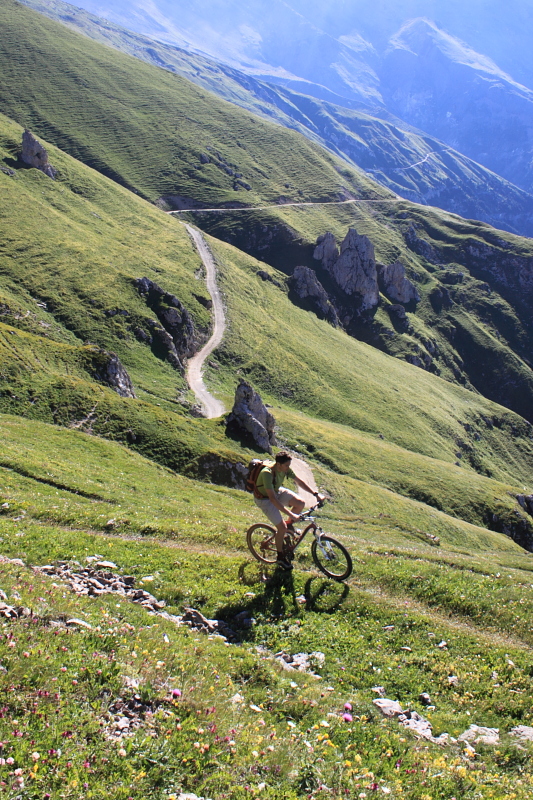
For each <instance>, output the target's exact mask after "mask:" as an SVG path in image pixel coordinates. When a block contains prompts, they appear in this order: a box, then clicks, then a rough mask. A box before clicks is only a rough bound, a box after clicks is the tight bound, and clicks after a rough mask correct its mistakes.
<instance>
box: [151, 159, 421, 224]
mask: <svg viewBox="0 0 533 800" xmlns="http://www.w3.org/2000/svg"><path fill="white" fill-rule="evenodd" d="M420 163H422V162H420ZM413 166H416V165H413ZM405 169H408V168H407V167H406V168H405ZM399 200H403V197H400V196H399V195H395V196H394V197H382V198H380V199H379V200H367V199H366V198H364V197H352V198H350V199H349V200H323V201H316V202H313V201H307V202H301V203H274V204H272V205H269V206H239V207H237V208H220V207H219V208H180V209H177V210H176V211H167V212H166V213H167V214H190V213H191V212H193V213H195V214H201V213H204V214H205V213H211V212H213V211H215V212H217V211H218V212H220V213H226V214H227V213H232V212H235V211H237V212H238V211H267V210H268V209H270V208H277V209H278V210H279V209H280V208H291V207H295V206H297V207H299V208H302V207H304V206H345V205H348V203H391V202H394V203H396V202H398V201H399Z"/></svg>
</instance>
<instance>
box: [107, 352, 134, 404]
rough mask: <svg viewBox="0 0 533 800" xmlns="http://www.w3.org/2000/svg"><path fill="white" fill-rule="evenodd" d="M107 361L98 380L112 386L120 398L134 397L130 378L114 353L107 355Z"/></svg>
mask: <svg viewBox="0 0 533 800" xmlns="http://www.w3.org/2000/svg"><path fill="white" fill-rule="evenodd" d="M108 355H109V360H108V361H107V363H106V364H105V367H104V368H103V369H102V370H101V371H100V375H99V377H100V379H101V380H102V381H103V382H104V383H107V384H109V386H112V387H113V389H114V390H115V391H116V393H117V394H119V395H120V396H121V397H135V392H134V390H133V384H132V382H131V378H130V376H129V375H128V373H127V372H126V370H125V369H124V367H123V366H122V364H121V362H120V359H119V357H118V356H117V355H115V353H109V354H108Z"/></svg>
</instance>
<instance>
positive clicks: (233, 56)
mask: <svg viewBox="0 0 533 800" xmlns="http://www.w3.org/2000/svg"><path fill="white" fill-rule="evenodd" d="M79 5H80V6H81V7H82V8H86V9H87V10H89V11H92V12H93V13H94V14H98V15H100V16H103V17H107V18H108V19H110V20H112V21H114V22H118V23H119V24H121V25H124V26H125V27H127V28H130V29H133V30H136V31H138V32H140V33H148V34H149V35H152V36H154V38H157V39H159V40H162V41H169V42H172V43H174V44H178V45H179V46H183V44H184V42H185V43H186V44H187V45H188V46H189V47H190V46H191V45H192V46H195V47H196V48H198V49H199V50H200V51H202V52H204V53H206V52H207V53H210V54H211V55H212V56H214V57H215V58H217V59H218V60H220V61H226V62H232V63H233V64H234V65H236V66H239V67H240V68H244V69H246V70H251V69H263V70H264V74H265V75H266V74H268V72H267V70H270V73H272V75H274V74H276V70H275V66H276V67H277V68H278V70H277V74H278V75H279V73H280V72H281V70H282V69H285V70H287V71H292V72H294V73H295V74H296V76H299V77H300V78H303V79H307V80H309V81H311V82H313V83H315V84H316V86H314V87H310V90H309V91H308V92H307V93H308V94H315V92H318V91H320V85H322V86H325V87H328V88H330V89H332V88H333V85H335V86H336V87H338V85H339V82H340V83H341V85H342V88H341V90H340V92H339V93H340V94H342V95H343V96H344V97H346V98H348V97H350V96H351V92H353V91H354V83H355V84H356V86H355V91H357V90H358V91H359V92H365V93H366V95H367V97H371V98H372V101H373V102H375V101H376V100H378V98H379V95H378V94H377V93H376V92H375V88H376V78H375V73H374V74H373V73H372V70H373V69H374V70H375V67H376V61H377V59H376V56H377V54H380V53H382V52H383V51H384V50H385V49H386V46H387V42H388V40H389V39H390V37H391V36H392V35H393V34H394V33H395V32H396V31H397V30H398V29H399V28H400V27H401V26H402V25H404V24H405V22H406V21H408V20H412V19H413V18H416V17H427V18H429V19H431V20H434V21H435V22H436V23H437V24H438V25H439V27H441V28H444V29H446V30H447V31H448V32H449V33H450V34H451V35H452V36H455V37H458V38H461V39H463V40H464V41H467V42H468V43H469V44H470V45H471V46H473V47H474V48H475V49H476V50H478V51H479V52H481V53H486V54H487V55H488V56H489V57H490V58H492V59H493V61H496V62H497V63H498V64H500V65H501V66H502V68H503V69H504V70H505V71H507V72H509V73H510V74H511V75H513V77H514V78H515V79H516V80H518V81H520V82H522V83H525V84H526V85H527V86H533V69H532V65H531V58H530V32H531V25H532V22H533V19H532V9H531V5H530V4H529V2H527V0H510V2H508V3H506V4H505V5H504V4H502V3H501V2H499V0H488V1H487V0H471V2H469V3H468V4H465V3H464V2H461V0H451V2H446V3H445V2H442V0H381V2H380V3H378V4H376V3H375V2H373V0H358V2H357V3H353V2H350V0H346V1H345V2H339V3H336V4H335V7H334V8H332V6H331V4H330V3H328V2H326V0H312V2H311V1H308V0H291V2H288V3H281V2H274V3H270V4H268V5H265V3H257V2H256V3H246V4H243V3H236V2H235V0H224V2H221V3H217V4H213V3H211V2H210V0H196V1H195V2H184V3H180V6H179V14H178V13H177V9H176V6H175V5H174V4H172V3H171V2H169V1H168V0H155V2H153V3H151V4H150V6H149V7H147V6H146V4H144V3H141V2H138V0H113V2H110V3H109V2H108V3H104V2H101V0H80V2H79ZM302 37H304V41H305V47H302V46H301V41H302ZM346 52H348V53H349V54H350V56H351V57H352V58H353V59H354V63H353V64H350V63H349V59H348V60H345V61H344V63H343V56H344V53H346ZM361 62H363V63H364V64H365V67H366V69H365V67H362V68H361V66H360V64H361ZM350 67H352V69H350ZM280 79H281V78H280ZM286 80H288V81H289V80H290V76H287V78H286ZM377 88H378V91H379V86H378V87H377ZM299 90H300V91H302V88H301V87H299ZM372 90H373V91H372ZM335 91H338V88H335ZM316 96H321V95H320V94H317V95H316ZM378 102H379V100H378Z"/></svg>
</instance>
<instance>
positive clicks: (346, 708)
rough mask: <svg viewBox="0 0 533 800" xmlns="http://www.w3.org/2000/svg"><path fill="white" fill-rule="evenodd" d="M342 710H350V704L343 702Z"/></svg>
mask: <svg viewBox="0 0 533 800" xmlns="http://www.w3.org/2000/svg"><path fill="white" fill-rule="evenodd" d="M344 710H345V711H351V710H352V704H351V703H345V704H344Z"/></svg>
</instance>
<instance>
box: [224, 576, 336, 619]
mask: <svg viewBox="0 0 533 800" xmlns="http://www.w3.org/2000/svg"><path fill="white" fill-rule="evenodd" d="M293 575H294V573H293V572H292V571H290V572H289V571H287V572H286V571H284V570H281V569H279V568H276V567H269V566H266V565H264V564H258V563H257V562H250V561H245V562H244V563H243V564H241V566H240V568H239V580H240V581H241V583H243V584H244V585H245V586H250V587H254V588H255V587H256V586H257V585H258V584H260V585H262V586H263V587H264V589H263V591H262V592H261V593H254V594H253V596H251V597H250V599H249V602H248V603H247V604H246V606H245V610H247V611H249V613H250V614H251V615H252V616H253V615H254V613H255V614H258V613H260V614H262V615H270V616H271V617H286V616H292V615H293V614H299V613H301V612H302V611H314V612H315V613H322V614H332V613H334V612H335V611H336V610H337V608H339V606H340V605H341V604H342V603H343V601H344V600H345V599H346V597H347V596H348V593H349V591H350V589H349V587H348V585H347V584H345V583H337V582H336V581H332V580H328V579H327V578H322V577H320V576H318V575H315V576H313V577H310V578H309V579H308V580H307V581H306V583H305V587H304V593H303V595H297V590H296V587H295V585H294V577H293ZM250 594H251V593H250ZM239 609H240V610H242V605H241V604H240V605H239ZM232 613H233V614H235V609H234V608H231V607H226V608H225V609H221V615H222V617H223V619H228V622H229V623H230V624H231V621H230V619H231V615H232Z"/></svg>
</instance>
